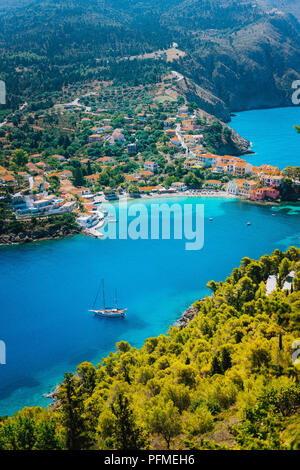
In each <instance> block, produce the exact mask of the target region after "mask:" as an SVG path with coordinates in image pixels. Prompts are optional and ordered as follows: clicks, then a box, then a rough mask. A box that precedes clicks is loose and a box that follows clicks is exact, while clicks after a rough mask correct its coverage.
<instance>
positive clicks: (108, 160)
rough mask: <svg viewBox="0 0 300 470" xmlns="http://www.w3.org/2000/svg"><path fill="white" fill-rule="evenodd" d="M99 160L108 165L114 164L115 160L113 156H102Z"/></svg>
mask: <svg viewBox="0 0 300 470" xmlns="http://www.w3.org/2000/svg"><path fill="white" fill-rule="evenodd" d="M97 162H99V163H101V164H102V165H105V166H106V165H114V163H115V160H114V159H113V158H112V157H100V158H98V159H97Z"/></svg>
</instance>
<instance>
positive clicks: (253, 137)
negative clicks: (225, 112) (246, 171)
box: [229, 106, 300, 169]
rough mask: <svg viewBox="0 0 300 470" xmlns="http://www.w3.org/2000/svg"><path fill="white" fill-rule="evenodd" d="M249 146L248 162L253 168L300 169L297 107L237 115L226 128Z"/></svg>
mask: <svg viewBox="0 0 300 470" xmlns="http://www.w3.org/2000/svg"><path fill="white" fill-rule="evenodd" d="M229 125H230V126H231V127H232V128H233V129H234V130H235V131H237V132H238V133H239V134H240V135H241V136H243V137H244V138H245V139H247V140H249V141H250V142H251V143H252V147H251V151H253V152H254V154H253V155H249V156H248V157H247V161H248V162H249V163H251V164H252V165H255V166H260V165H263V164H264V163H265V164H267V165H275V166H278V167H279V168H280V169H283V168H285V167H287V166H299V162H300V145H299V141H300V139H299V134H297V132H296V130H295V128H294V126H295V125H298V126H299V125H300V107H299V106H291V107H288V108H272V109H259V110H252V111H244V112H241V113H237V114H236V115H235V116H234V117H233V118H232V122H231V123H230V124H229Z"/></svg>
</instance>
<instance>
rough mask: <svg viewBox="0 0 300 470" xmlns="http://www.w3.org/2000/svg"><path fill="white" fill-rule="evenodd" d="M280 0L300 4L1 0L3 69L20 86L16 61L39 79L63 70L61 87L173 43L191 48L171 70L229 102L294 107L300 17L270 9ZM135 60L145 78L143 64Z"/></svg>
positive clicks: (299, 74)
mask: <svg viewBox="0 0 300 470" xmlns="http://www.w3.org/2000/svg"><path fill="white" fill-rule="evenodd" d="M6 3H7V2H6ZM281 3H282V4H284V11H285V12H286V11H294V10H296V7H295V8H294V7H293V3H292V2H290V1H288V0H283V1H282V2H280V0H258V1H257V2H256V3H254V2H250V1H247V0H245V1H239V0H164V1H161V0H140V1H138V2H137V1H136V0H105V1H103V0H31V1H30V0H12V2H11V3H10V8H8V9H4V10H1V7H3V5H5V0H0V54H1V55H2V58H3V60H2V63H1V64H0V73H1V72H3V73H6V76H5V77H4V78H9V79H10V80H11V81H13V82H16V83H15V84H14V86H15V88H16V94H17V93H22V89H21V82H22V80H20V79H18V80H15V78H14V77H13V75H12V74H13V73H14V70H15V68H16V67H20V66H21V67H22V66H23V67H27V68H28V66H29V71H28V72H27V73H32V74H35V78H36V76H37V75H38V74H40V75H41V76H42V78H41V79H42V80H43V82H44V81H45V80H48V79H49V76H50V75H51V74H52V76H53V70H54V68H57V71H56V74H57V76H58V77H60V79H57V84H56V85H55V84H54V80H53V79H52V86H53V87H54V86H56V87H57V88H59V87H61V84H62V83H64V82H66V81H69V82H70V81H72V82H74V81H76V80H78V79H81V77H83V76H84V75H86V78H88V77H97V76H98V75H99V74H100V72H101V70H102V71H103V70H104V68H106V69H108V68H110V67H112V65H111V64H112V63H114V62H115V61H119V60H120V59H121V58H123V57H125V56H131V55H139V54H141V53H145V52H152V51H154V50H158V49H163V48H167V47H168V46H169V45H170V43H171V42H173V41H175V42H177V43H178V44H179V46H180V49H181V50H183V51H184V52H186V56H185V58H183V59H180V60H179V61H178V63H177V65H176V64H175V65H174V68H176V69H177V70H178V71H179V72H182V73H183V74H184V75H185V76H187V77H188V78H189V79H190V80H193V81H194V82H195V83H196V84H197V85H199V86H200V87H201V88H203V89H206V90H207V91H208V93H210V94H211V95H212V96H215V97H216V99H218V98H219V99H220V100H221V101H223V102H224V103H225V105H226V106H227V107H229V108H230V109H231V110H241V109H249V108H253V107H264V106H278V105H289V104H291V84H292V81H293V80H295V79H299V78H300V50H299V44H300V25H299V22H298V21H297V20H296V18H295V17H294V16H292V15H290V14H288V13H285V12H278V11H274V10H272V9H273V7H276V8H277V5H278V6H279V4H281ZM22 5H25V6H22ZM96 58H97V59H100V60H101V61H102V62H101V67H102V69H99V64H96ZM131 66H132V67H135V70H134V73H135V74H136V75H137V76H138V75H139V76H140V77H142V75H143V73H144V68H143V67H145V65H144V64H141V65H140V68H139V66H138V65H137V64H136V63H134V64H132V65H131ZM151 67H152V66H151ZM99 70H100V71H99ZM85 71H88V72H87V73H86V72H85ZM52 78H53V77H52ZM22 79H23V78H22ZM25 79H26V77H25ZM17 81H18V83H17ZM32 83H36V80H33V81H32ZM26 86H27V88H28V80H27V85H26ZM27 88H26V89H27ZM43 89H45V86H43ZM33 92H34V90H33Z"/></svg>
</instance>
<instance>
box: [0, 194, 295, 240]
mask: <svg viewBox="0 0 300 470" xmlns="http://www.w3.org/2000/svg"><path fill="white" fill-rule="evenodd" d="M172 198H174V199H176V198H180V199H185V198H199V199H206V198H223V199H232V200H236V201H240V202H245V203H247V204H251V205H256V206H261V207H272V206H277V207H279V206H280V205H281V204H300V201H251V200H249V199H246V198H243V197H241V196H238V195H233V194H228V193H227V192H225V191H209V192H200V191H199V192H197V191H195V192H194V193H192V192H189V191H188V192H174V193H163V194H159V193H158V194H155V193H153V194H141V195H140V197H133V196H129V195H128V196H127V197H124V198H120V199H118V200H114V201H106V200H104V199H102V200H101V201H100V200H99V201H98V202H97V204H117V203H122V202H126V201H130V202H132V201H137V202H138V201H143V200H144V201H149V200H154V201H155V200H157V199H172ZM107 222H109V220H108V221H107ZM97 228H98V226H97V227H95V228H94V229H81V228H80V227H79V226H78V229H76V230H74V231H72V232H70V233H64V232H63V231H62V232H60V233H57V234H55V235H49V236H48V235H47V236H42V237H40V238H33V237H31V236H28V235H27V236H25V237H24V238H20V236H19V235H15V236H12V235H13V234H3V235H1V236H0V247H5V246H13V245H25V244H28V243H36V242H41V241H47V240H60V239H63V238H67V237H72V236H75V235H80V234H81V235H85V236H89V237H92V238H96V239H101V238H102V236H101V232H98V230H97Z"/></svg>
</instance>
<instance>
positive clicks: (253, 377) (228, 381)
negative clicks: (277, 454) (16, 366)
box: [0, 248, 300, 450]
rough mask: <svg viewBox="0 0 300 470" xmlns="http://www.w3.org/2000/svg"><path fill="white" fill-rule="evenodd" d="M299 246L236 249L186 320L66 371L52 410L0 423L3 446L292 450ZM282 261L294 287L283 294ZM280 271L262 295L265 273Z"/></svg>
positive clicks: (296, 442) (27, 411)
mask: <svg viewBox="0 0 300 470" xmlns="http://www.w3.org/2000/svg"><path fill="white" fill-rule="evenodd" d="M299 261H300V250H299V249H296V248H290V249H289V250H288V251H287V252H286V253H282V252H280V251H279V250H276V251H275V252H274V253H273V254H272V255H271V256H267V255H265V256H263V257H262V258H261V259H260V260H259V261H253V260H250V259H249V258H243V260H242V263H241V266H240V267H239V268H237V269H234V270H233V272H232V274H231V276H230V277H228V278H227V279H226V280H225V282H220V283H215V282H213V281H211V282H210V283H209V287H210V288H211V289H212V291H213V295H212V296H211V297H207V298H206V299H205V300H202V301H198V302H196V303H195V308H196V309H197V310H198V312H199V313H198V315H197V317H196V318H195V319H194V320H193V321H192V322H191V323H190V324H189V325H188V327H187V328H183V329H180V328H178V327H172V328H170V330H169V333H168V335H160V336H158V337H156V338H148V339H147V340H146V342H145V344H144V346H143V347H142V348H141V349H135V348H132V347H131V346H130V345H129V344H128V343H126V342H124V341H122V342H120V343H118V344H117V351H116V352H115V353H110V354H109V356H108V357H107V358H105V359H103V360H102V363H101V364H98V366H97V367H96V368H95V367H94V366H93V365H92V364H90V363H87V362H85V363H83V364H81V365H80V366H79V367H78V368H77V373H76V375H75V376H74V375H72V374H66V375H65V379H64V381H63V382H62V384H61V385H60V387H59V390H58V391H57V401H56V404H55V405H54V406H53V407H52V408H51V409H49V410H44V409H42V408H24V409H23V410H22V411H20V412H18V413H17V414H15V415H14V416H13V417H12V418H5V417H4V418H2V419H1V421H0V449H90V448H92V449H147V448H172V447H173V448H176V449H181V448H191V449H221V448H222V449H223V448H230V447H231V448H234V449H250V450H253V449H282V450H284V449H299V448H300V433H299V428H300V427H299V423H300V413H299V410H300V389H299V371H298V369H297V365H295V364H293V362H292V353H293V349H292V345H293V342H294V341H295V340H296V339H297V337H299V326H300V265H299ZM291 270H296V271H297V274H296V277H295V279H294V281H293V289H292V292H289V291H287V290H286V291H282V286H283V282H284V280H285V278H286V276H287V274H288V273H289V272H290V271H291ZM270 274H277V275H278V288H277V290H276V291H274V292H273V293H272V294H271V295H269V296H266V286H265V281H266V280H267V278H268V276H269V275H270Z"/></svg>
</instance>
